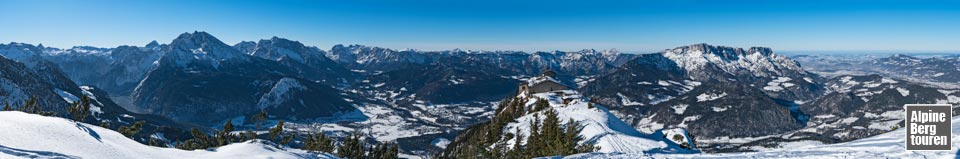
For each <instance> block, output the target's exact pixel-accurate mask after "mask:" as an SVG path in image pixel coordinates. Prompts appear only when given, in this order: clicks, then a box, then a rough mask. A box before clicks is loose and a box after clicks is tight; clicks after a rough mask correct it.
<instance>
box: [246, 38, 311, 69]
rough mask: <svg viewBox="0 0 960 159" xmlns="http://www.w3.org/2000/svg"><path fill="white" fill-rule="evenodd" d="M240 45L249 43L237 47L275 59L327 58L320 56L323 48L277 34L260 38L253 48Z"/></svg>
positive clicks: (304, 59) (259, 55)
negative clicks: (277, 35) (316, 47)
mask: <svg viewBox="0 0 960 159" xmlns="http://www.w3.org/2000/svg"><path fill="white" fill-rule="evenodd" d="M240 45H249V43H241V44H237V46H236V48H238V49H241V50H242V49H248V51H249V52H247V53H248V54H250V55H253V56H257V57H261V58H264V59H269V60H274V61H280V60H283V59H290V60H293V61H296V62H298V63H307V60H310V59H321V60H325V59H322V57H320V56H323V55H324V52H323V50H320V49H315V48H312V47H307V46H306V45H303V43H300V42H299V41H293V40H288V39H284V38H279V37H276V36H274V37H273V38H270V39H264V40H260V41H259V42H257V43H256V46H255V47H253V48H244V47H248V46H240Z"/></svg>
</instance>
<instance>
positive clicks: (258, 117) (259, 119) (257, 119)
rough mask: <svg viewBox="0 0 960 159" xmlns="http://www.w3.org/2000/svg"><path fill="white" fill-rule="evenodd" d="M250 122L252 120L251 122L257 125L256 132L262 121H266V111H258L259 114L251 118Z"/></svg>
mask: <svg viewBox="0 0 960 159" xmlns="http://www.w3.org/2000/svg"><path fill="white" fill-rule="evenodd" d="M250 120H253V122H255V123H257V130H260V126H261V125H262V124H263V121H264V120H267V111H266V110H260V113H257V114H254V115H253V116H251V117H250Z"/></svg>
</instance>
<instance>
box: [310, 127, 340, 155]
mask: <svg viewBox="0 0 960 159" xmlns="http://www.w3.org/2000/svg"><path fill="white" fill-rule="evenodd" d="M334 148H335V146H334V145H333V139H331V138H330V137H327V135H326V134H324V133H323V131H321V132H320V133H317V134H308V135H307V140H306V141H305V142H304V148H303V149H304V150H309V151H316V152H333V149H334Z"/></svg>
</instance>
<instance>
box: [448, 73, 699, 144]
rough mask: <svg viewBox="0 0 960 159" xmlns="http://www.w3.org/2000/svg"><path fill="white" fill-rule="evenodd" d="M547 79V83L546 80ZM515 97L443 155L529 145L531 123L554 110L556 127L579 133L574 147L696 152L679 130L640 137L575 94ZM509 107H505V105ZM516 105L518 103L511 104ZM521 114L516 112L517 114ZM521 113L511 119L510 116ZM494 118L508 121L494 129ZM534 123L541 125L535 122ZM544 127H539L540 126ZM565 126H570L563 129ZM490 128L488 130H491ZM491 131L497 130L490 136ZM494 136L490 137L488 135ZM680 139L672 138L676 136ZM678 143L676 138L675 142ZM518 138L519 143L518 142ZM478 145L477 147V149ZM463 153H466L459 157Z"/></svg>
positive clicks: (556, 92)
mask: <svg viewBox="0 0 960 159" xmlns="http://www.w3.org/2000/svg"><path fill="white" fill-rule="evenodd" d="M544 78H546V79H544ZM544 80H552V81H556V80H554V79H552V77H549V76H540V77H536V78H531V79H529V80H527V83H530V84H531V85H532V84H533V83H538V81H544ZM518 93H519V94H518V95H517V96H515V97H511V98H508V99H507V100H504V101H501V103H500V104H499V107H498V108H497V110H498V114H497V116H496V117H494V118H495V119H494V121H491V122H487V123H483V124H480V125H475V126H472V127H470V128H469V129H467V130H464V131H462V133H460V134H459V135H458V136H457V137H456V139H455V140H454V141H452V142H451V143H450V144H449V145H447V146H446V149H445V151H444V152H443V153H442V154H441V157H442V158H444V157H455V156H460V155H467V156H471V155H473V154H469V153H476V152H478V151H471V149H475V148H477V147H479V148H480V149H485V150H484V151H494V149H497V148H500V147H501V146H502V147H503V148H505V149H508V150H510V149H514V147H516V146H520V145H516V144H517V143H519V144H521V145H524V146H529V145H528V144H529V143H527V141H529V140H525V139H527V138H530V137H531V132H533V130H534V129H540V128H539V127H535V126H537V125H539V124H537V125H532V124H534V123H535V122H534V121H535V120H543V121H545V120H548V119H545V118H546V117H545V116H547V115H546V114H547V112H548V111H553V112H556V117H557V119H559V123H577V124H579V125H580V126H581V127H582V130H581V131H580V132H579V134H577V135H578V136H580V137H582V138H583V139H584V140H582V141H580V142H579V143H578V144H589V145H594V146H598V147H599V149H598V150H597V152H602V153H641V154H642V153H693V152H697V150H695V149H691V148H684V147H682V146H681V145H683V146H689V144H690V142H691V141H690V140H688V139H689V138H690V136H688V135H687V133H686V132H685V130H683V129H670V130H662V131H660V130H658V131H657V132H656V133H650V134H646V133H642V132H639V131H637V130H636V129H634V128H633V127H632V126H630V125H629V124H627V123H625V122H624V121H622V120H620V119H619V118H617V116H615V115H614V114H612V113H611V112H609V110H608V109H607V108H606V107H604V106H601V105H599V104H596V103H592V102H590V100H589V99H588V98H586V97H583V96H582V95H580V94H579V93H578V92H577V91H575V90H554V91H549V92H531V91H529V90H527V89H523V87H522V88H521V89H520V90H518ZM541 100H542V101H545V102H547V103H545V104H546V105H547V106H546V107H545V108H538V106H537V105H538V102H539V101H541ZM508 103H509V104H508ZM514 104H516V105H514ZM515 113H520V114H515ZM514 115H519V116H518V117H516V118H513V119H509V117H510V116H514ZM498 119H507V121H508V122H503V123H504V125H498V124H500V122H498V121H497V120H498ZM536 123H541V121H537V122H536ZM539 126H543V125H539ZM562 126H563V127H567V126H574V125H562ZM491 128H492V129H493V130H489V129H491ZM489 131H495V132H493V133H491V132H489ZM490 135H494V136H490ZM675 135H676V136H678V137H674V136H675ZM478 138H479V139H481V140H480V141H484V139H493V141H487V142H489V143H494V144H489V145H487V143H476V142H477V141H476V139H478ZM674 139H679V140H674ZM517 140H522V141H517ZM477 144H480V145H477ZM462 153H466V154H462Z"/></svg>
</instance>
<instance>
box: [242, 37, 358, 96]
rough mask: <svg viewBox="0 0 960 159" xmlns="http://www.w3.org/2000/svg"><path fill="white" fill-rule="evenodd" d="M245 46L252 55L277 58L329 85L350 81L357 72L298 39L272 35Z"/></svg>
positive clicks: (294, 69) (270, 58) (282, 62)
mask: <svg viewBox="0 0 960 159" xmlns="http://www.w3.org/2000/svg"><path fill="white" fill-rule="evenodd" d="M249 44H250V43H241V44H238V45H237V46H235V47H237V48H240V49H241V50H244V49H243V47H245V46H242V45H249ZM246 47H249V46H246ZM246 50H247V52H246V53H247V54H250V55H252V56H256V57H260V58H263V59H268V60H273V61H277V62H279V63H280V64H282V65H283V66H285V67H287V68H290V69H292V70H293V71H295V72H296V73H297V74H298V75H300V76H301V77H304V78H307V79H311V80H315V81H320V82H321V83H325V84H329V85H336V84H345V83H347V81H353V79H354V78H355V76H356V75H355V74H354V72H351V71H349V70H347V69H346V68H344V67H343V66H340V65H339V64H337V63H336V62H334V61H333V60H330V59H328V58H327V57H326V56H325V54H326V53H325V52H324V51H323V50H320V49H318V48H316V47H307V46H304V45H303V44H301V43H300V42H297V41H291V40H287V39H283V38H277V37H273V38H271V39H269V40H260V42H258V43H256V45H254V46H253V47H252V48H246Z"/></svg>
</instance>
